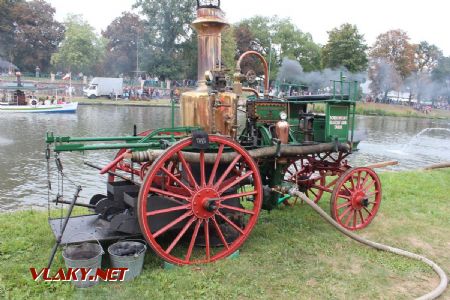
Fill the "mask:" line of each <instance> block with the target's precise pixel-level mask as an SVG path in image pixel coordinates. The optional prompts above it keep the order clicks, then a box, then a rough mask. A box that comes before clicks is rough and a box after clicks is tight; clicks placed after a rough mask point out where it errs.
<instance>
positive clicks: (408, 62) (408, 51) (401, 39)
mask: <svg viewBox="0 0 450 300" xmlns="http://www.w3.org/2000/svg"><path fill="white" fill-rule="evenodd" d="M370 56H371V58H373V59H379V58H384V59H385V60H387V61H388V62H390V63H391V64H392V65H393V66H394V67H395V69H396V70H397V72H398V73H399V74H400V76H401V78H402V80H404V79H406V78H407V77H408V76H409V75H410V74H411V73H412V72H413V70H414V46H413V45H411V44H410V43H409V37H408V35H407V34H406V32H404V31H403V30H400V29H397V30H390V31H388V32H386V33H383V34H380V35H379V36H378V37H377V39H376V41H375V44H374V45H373V46H372V49H371V50H370Z"/></svg>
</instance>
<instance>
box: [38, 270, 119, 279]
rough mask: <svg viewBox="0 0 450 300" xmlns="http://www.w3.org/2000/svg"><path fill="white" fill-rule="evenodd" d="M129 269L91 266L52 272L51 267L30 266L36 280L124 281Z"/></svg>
mask: <svg viewBox="0 0 450 300" xmlns="http://www.w3.org/2000/svg"><path fill="white" fill-rule="evenodd" d="M127 271H128V268H109V269H104V270H103V269H96V270H95V271H93V270H92V269H90V268H68V269H67V271H66V270H64V269H63V268H60V269H58V270H57V271H56V272H50V269H49V268H42V269H40V270H38V269H36V268H30V272H31V277H33V280H34V281H38V280H43V281H70V280H81V281H97V280H99V279H101V280H103V281H123V280H124V278H125V274H126V272H127Z"/></svg>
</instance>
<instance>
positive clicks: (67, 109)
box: [0, 102, 78, 113]
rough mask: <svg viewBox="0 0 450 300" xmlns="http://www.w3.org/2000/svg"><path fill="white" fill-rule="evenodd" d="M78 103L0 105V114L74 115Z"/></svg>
mask: <svg viewBox="0 0 450 300" xmlns="http://www.w3.org/2000/svg"><path fill="white" fill-rule="evenodd" d="M77 108H78V102H72V103H62V104H37V105H10V104H8V103H0V112H5V113H10V112H15V113H17V112H20V113H75V112H76V111H77Z"/></svg>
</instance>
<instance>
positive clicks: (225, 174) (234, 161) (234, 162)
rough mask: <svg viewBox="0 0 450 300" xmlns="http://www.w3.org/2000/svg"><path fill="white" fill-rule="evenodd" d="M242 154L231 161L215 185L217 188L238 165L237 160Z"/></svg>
mask: <svg viewBox="0 0 450 300" xmlns="http://www.w3.org/2000/svg"><path fill="white" fill-rule="evenodd" d="M241 157H242V155H240V154H238V155H237V156H236V157H235V158H234V159H233V161H232V162H231V163H230V165H229V166H228V168H227V169H226V170H225V172H223V174H222V176H220V178H219V180H217V182H216V184H215V185H214V188H215V189H218V188H219V186H220V185H221V184H222V182H223V180H224V179H225V178H226V177H227V176H228V174H230V172H231V170H232V169H233V168H234V167H235V166H236V164H237V162H238V161H239V160H240V159H241Z"/></svg>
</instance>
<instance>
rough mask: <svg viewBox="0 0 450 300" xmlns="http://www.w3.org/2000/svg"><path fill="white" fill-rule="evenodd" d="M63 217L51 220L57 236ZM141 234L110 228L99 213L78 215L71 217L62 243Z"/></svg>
mask: <svg viewBox="0 0 450 300" xmlns="http://www.w3.org/2000/svg"><path fill="white" fill-rule="evenodd" d="M63 221H64V220H63V219H59V218H58V219H51V220H49V221H48V222H49V224H50V228H51V229H52V231H53V234H54V235H55V238H57V237H58V236H59V234H60V232H61V224H62V223H63ZM140 236H141V235H140V234H134V235H131V234H126V233H120V232H117V231H112V230H110V229H109V223H108V222H106V221H105V220H102V219H100V218H99V217H98V215H84V216H76V217H72V218H70V219H69V222H68V223H67V226H66V230H65V231H64V235H63V237H62V240H61V245H64V244H76V243H82V242H91V241H95V240H98V241H108V240H117V239H122V238H134V237H140Z"/></svg>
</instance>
